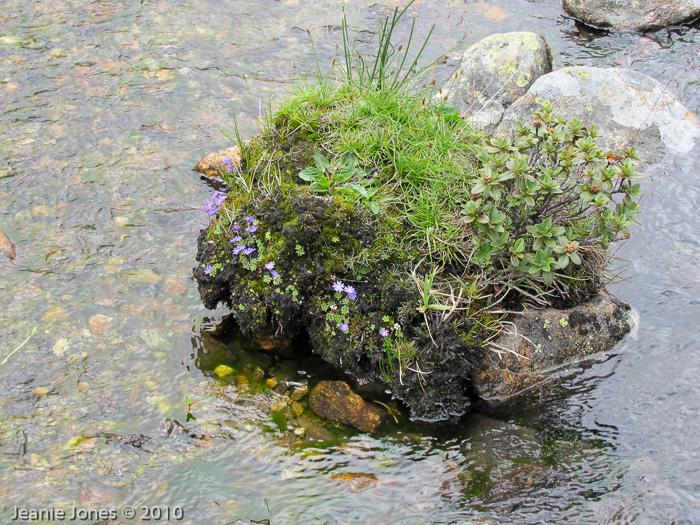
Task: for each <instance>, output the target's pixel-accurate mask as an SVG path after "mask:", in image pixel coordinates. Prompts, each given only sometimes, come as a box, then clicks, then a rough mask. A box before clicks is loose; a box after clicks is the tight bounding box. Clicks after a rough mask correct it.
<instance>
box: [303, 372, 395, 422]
mask: <svg viewBox="0 0 700 525" xmlns="http://www.w3.org/2000/svg"><path fill="white" fill-rule="evenodd" d="M309 406H310V407H311V410H313V412H314V413H315V414H316V415H317V416H319V417H322V418H325V419H330V420H331V421H336V422H338V423H344V424H346V425H350V426H353V427H355V428H357V429H360V430H362V431H363V432H375V431H376V430H377V429H378V428H379V426H380V425H381V424H382V419H383V418H384V413H383V412H382V411H381V410H380V409H378V408H377V407H375V406H373V405H370V404H369V403H367V402H366V401H365V400H364V399H362V398H361V397H360V396H358V395H357V394H355V393H354V392H353V391H352V390H351V389H350V387H349V386H348V384H347V383H345V382H343V381H321V382H320V383H319V384H318V385H316V388H314V389H313V391H312V392H311V396H310V397H309Z"/></svg>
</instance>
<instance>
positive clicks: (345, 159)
mask: <svg viewBox="0 0 700 525" xmlns="http://www.w3.org/2000/svg"><path fill="white" fill-rule="evenodd" d="M340 162H341V163H342V164H343V166H347V167H348V168H354V167H355V162H356V159H355V154H354V153H353V152H352V151H346V152H345V153H343V156H342V157H340Z"/></svg>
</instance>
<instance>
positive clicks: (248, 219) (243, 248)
mask: <svg viewBox="0 0 700 525" xmlns="http://www.w3.org/2000/svg"><path fill="white" fill-rule="evenodd" d="M243 220H244V221H246V222H248V223H250V226H249V227H248V228H246V231H248V232H249V233H255V232H256V231H258V227H257V226H255V225H254V224H253V223H254V222H255V217H251V216H250V215H246V216H245V217H243ZM232 229H233V230H234V231H238V230H240V229H241V225H240V224H234V225H233V226H232ZM229 242H232V243H239V244H238V245H237V246H236V247H235V248H234V249H233V252H232V253H233V255H238V254H240V253H241V252H243V254H244V255H250V254H251V253H253V252H254V251H255V250H256V248H254V247H252V246H246V245H245V244H243V237H241V236H240V235H236V236H235V237H233V238H232V239H231V240H230V241H229Z"/></svg>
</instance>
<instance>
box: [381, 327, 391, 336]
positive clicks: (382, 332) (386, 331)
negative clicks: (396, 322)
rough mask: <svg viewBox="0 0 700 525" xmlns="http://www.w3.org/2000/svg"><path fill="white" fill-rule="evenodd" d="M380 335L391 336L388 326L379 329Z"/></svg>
mask: <svg viewBox="0 0 700 525" xmlns="http://www.w3.org/2000/svg"><path fill="white" fill-rule="evenodd" d="M379 335H381V336H382V337H389V330H387V329H386V328H382V329H381V330H379Z"/></svg>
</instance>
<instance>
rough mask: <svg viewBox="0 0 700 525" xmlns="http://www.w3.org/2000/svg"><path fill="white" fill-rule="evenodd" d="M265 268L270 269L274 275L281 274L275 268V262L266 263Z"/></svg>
mask: <svg viewBox="0 0 700 525" xmlns="http://www.w3.org/2000/svg"><path fill="white" fill-rule="evenodd" d="M265 268H266V269H267V270H270V275H272V277H279V276H280V274H278V273H277V270H275V263H273V262H269V263H266V264H265Z"/></svg>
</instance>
